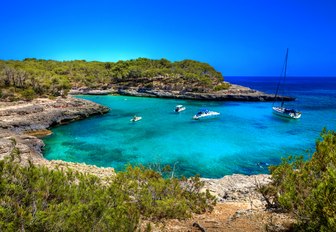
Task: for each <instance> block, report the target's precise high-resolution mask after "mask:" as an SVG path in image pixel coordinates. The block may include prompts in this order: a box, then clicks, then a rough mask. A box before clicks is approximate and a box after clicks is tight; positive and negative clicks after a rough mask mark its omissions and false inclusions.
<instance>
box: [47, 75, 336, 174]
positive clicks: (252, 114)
mask: <svg viewBox="0 0 336 232" xmlns="http://www.w3.org/2000/svg"><path fill="white" fill-rule="evenodd" d="M262 79H263V78H260V81H258V80H259V79H258V78H253V81H251V79H248V78H235V79H232V80H229V81H232V82H235V83H238V84H244V85H247V86H251V87H253V88H257V89H260V90H262V91H266V92H272V90H271V88H274V86H275V85H276V81H275V80H269V79H267V80H265V79H264V81H262ZM328 81H329V82H328ZM316 83H317V84H316ZM286 88H287V89H289V90H288V92H286V94H290V95H291V96H295V97H297V98H298V100H297V101H295V102H291V103H288V105H292V106H294V107H295V108H298V109H299V110H300V111H302V118H301V119H299V120H288V119H282V118H279V117H277V116H274V115H273V114H272V111H271V107H272V103H265V102H259V103H243V102H205V101H188V100H175V99H157V98H140V97H125V96H80V97H81V98H85V99H88V100H91V101H94V102H97V103H100V104H102V105H105V106H108V107H110V109H111V111H110V112H109V113H108V114H106V115H103V116H96V117H93V118H89V119H85V120H82V121H79V122H74V123H71V124H68V125H64V126H59V127H57V128H54V129H53V130H52V131H53V135H51V136H48V137H46V138H45V139H44V142H45V143H46V147H45V150H44V155H45V157H46V158H47V159H61V160H65V161H73V162H85V163H88V164H95V165H98V166H104V167H109V166H110V167H114V168H116V169H117V170H122V169H123V168H124V167H125V165H126V164H128V163H131V164H143V165H153V164H161V165H165V164H170V165H171V166H173V165H174V164H175V166H176V171H177V174H178V175H185V176H191V175H195V174H200V175H201V176H203V177H210V178H219V177H222V176H224V175H228V174H232V173H242V174H258V173H267V166H266V165H257V164H258V163H259V162H264V163H268V164H278V163H279V162H280V160H281V157H283V156H287V155H293V154H301V155H305V156H306V157H307V156H308V154H307V150H310V151H313V149H314V144H315V140H316V139H318V137H319V134H320V132H321V130H322V128H323V127H327V128H328V129H334V130H335V129H336V103H335V102H336V80H335V79H333V78H330V79H327V80H324V79H323V83H322V84H321V83H320V82H316V81H315V80H311V82H309V80H306V79H300V78H297V80H296V81H292V82H290V83H289V84H288V85H287V87H286ZM177 104H183V105H185V106H186V107H187V109H186V110H185V111H183V112H181V113H179V114H176V113H174V112H173V109H174V107H175V105H177ZM200 108H208V109H210V110H214V111H218V112H220V113H221V115H220V116H219V117H218V118H217V119H208V120H200V121H195V120H192V116H193V115H194V114H195V113H197V111H198V110H199V109H200ZM135 114H136V115H139V116H142V118H143V119H142V120H141V121H138V122H136V123H131V122H130V119H131V118H132V116H133V115H135Z"/></svg>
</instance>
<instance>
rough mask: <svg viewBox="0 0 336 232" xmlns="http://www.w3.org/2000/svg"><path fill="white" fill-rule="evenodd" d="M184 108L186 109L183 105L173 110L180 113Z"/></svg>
mask: <svg viewBox="0 0 336 232" xmlns="http://www.w3.org/2000/svg"><path fill="white" fill-rule="evenodd" d="M185 109H186V108H185V107H182V108H178V109H175V110H174V112H176V113H180V112H182V111H184V110H185Z"/></svg>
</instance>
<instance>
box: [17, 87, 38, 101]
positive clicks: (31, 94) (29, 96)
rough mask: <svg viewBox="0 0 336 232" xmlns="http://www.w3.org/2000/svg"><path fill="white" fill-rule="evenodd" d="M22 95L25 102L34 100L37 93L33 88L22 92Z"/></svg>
mask: <svg viewBox="0 0 336 232" xmlns="http://www.w3.org/2000/svg"><path fill="white" fill-rule="evenodd" d="M20 94H21V97H22V98H23V99H24V100H28V101H29V100H33V99H34V98H35V96H36V93H35V91H34V90H33V89H32V88H28V89H25V90H22V91H21V92H20Z"/></svg>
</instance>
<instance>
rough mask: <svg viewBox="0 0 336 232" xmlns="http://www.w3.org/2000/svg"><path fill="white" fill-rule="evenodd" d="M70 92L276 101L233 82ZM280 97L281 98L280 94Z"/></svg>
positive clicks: (271, 96)
mask: <svg viewBox="0 0 336 232" xmlns="http://www.w3.org/2000/svg"><path fill="white" fill-rule="evenodd" d="M70 94H74V95H76V94H88V95H107V94H120V95H127V96H138V97H158V98H179V99H192V100H207V101H274V95H273V94H266V93H263V92H260V91H257V90H254V89H250V88H247V87H244V86H240V85H234V84H231V85H230V88H228V89H225V90H220V91H206V92H196V91H185V90H183V91H178V90H167V89H162V88H146V87H123V86H121V87H120V86H119V87H113V88H110V89H104V90H103V89H90V88H78V89H72V90H71V91H70ZM278 98H280V97H279V96H278ZM282 98H283V99H284V100H285V101H293V100H295V99H294V98H292V97H288V96H283V97H281V99H282Z"/></svg>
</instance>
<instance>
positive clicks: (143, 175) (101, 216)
mask: <svg viewBox="0 0 336 232" xmlns="http://www.w3.org/2000/svg"><path fill="white" fill-rule="evenodd" d="M13 142H14V143H13V144H14V145H15V140H14V141H13ZM15 160H20V151H19V149H18V148H16V147H15V148H14V149H13V151H12V153H11V156H10V157H9V158H8V157H7V158H6V159H5V160H2V161H0V231H19V230H20V231H24V230H27V231H135V230H136V229H138V228H139V222H140V218H141V217H142V218H144V219H152V220H160V219H165V218H178V219H184V218H187V217H189V216H190V215H191V213H202V212H205V211H207V210H211V209H212V207H213V205H214V204H215V199H214V197H212V196H210V194H209V193H208V192H206V193H201V192H200V188H201V187H202V183H201V182H200V180H199V178H198V179H197V178H191V179H189V180H186V179H184V180H178V179H175V178H171V179H164V178H163V177H162V176H161V174H159V173H157V172H155V171H153V170H150V169H146V168H144V167H132V166H129V167H128V168H127V170H126V171H125V172H120V173H117V174H116V176H115V177H111V178H110V180H108V183H103V182H102V181H101V180H100V179H99V178H98V177H96V176H93V175H87V174H81V173H78V172H74V171H73V170H70V169H69V170H68V171H61V170H49V169H48V168H46V167H43V166H35V165H33V164H32V163H29V164H28V165H27V166H21V165H19V164H18V163H16V162H15Z"/></svg>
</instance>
